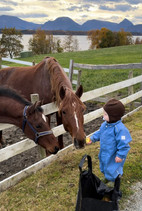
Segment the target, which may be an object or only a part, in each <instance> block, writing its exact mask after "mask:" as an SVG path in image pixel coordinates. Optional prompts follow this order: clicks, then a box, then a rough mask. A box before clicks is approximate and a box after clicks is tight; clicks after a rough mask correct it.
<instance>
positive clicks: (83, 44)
mask: <svg viewBox="0 0 142 211" xmlns="http://www.w3.org/2000/svg"><path fill="white" fill-rule="evenodd" d="M65 37H66V35H54V36H53V38H55V39H60V40H61V45H62V44H63V42H64V40H65ZM30 38H33V35H27V34H24V35H23V40H22V44H23V45H24V50H23V51H27V50H28V47H29V43H28V42H29V39H30ZM74 38H75V39H77V40H78V45H79V49H78V50H80V51H84V50H88V49H89V46H90V41H89V40H88V39H87V36H84V35H82V36H81V35H73V39H74Z"/></svg>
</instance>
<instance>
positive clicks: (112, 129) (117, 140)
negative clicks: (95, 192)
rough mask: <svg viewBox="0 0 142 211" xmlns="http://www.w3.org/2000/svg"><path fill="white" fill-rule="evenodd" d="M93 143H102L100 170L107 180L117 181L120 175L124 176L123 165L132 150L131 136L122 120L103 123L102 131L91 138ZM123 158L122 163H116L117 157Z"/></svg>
mask: <svg viewBox="0 0 142 211" xmlns="http://www.w3.org/2000/svg"><path fill="white" fill-rule="evenodd" d="M90 138H91V140H92V142H96V141H100V152H99V161H100V170H101V172H102V173H103V174H104V176H105V178H106V179H107V180H110V181H115V179H116V177H117V176H118V175H119V174H121V175H122V174H123V165H124V162H125V160H126V157H127V153H128V152H129V150H130V146H129V144H128V143H129V142H130V141H131V140H132V138H131V135H130V133H129V131H128V129H127V128H126V127H125V125H124V124H123V123H122V122H121V120H119V121H117V122H115V123H108V122H106V121H105V122H104V123H102V125H101V127H100V129H99V130H98V131H96V132H95V133H94V134H93V135H92V136H91V137H90ZM116 156H117V157H119V158H121V159H122V160H123V161H122V162H121V163H116V162H115V157H116Z"/></svg>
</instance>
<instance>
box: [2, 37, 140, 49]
mask: <svg viewBox="0 0 142 211" xmlns="http://www.w3.org/2000/svg"><path fill="white" fill-rule="evenodd" d="M66 36H67V35H54V36H53V37H54V38H55V39H60V40H61V45H62V44H63V41H64V40H65V37H66ZM137 37H139V38H140V39H142V36H133V40H134V41H135V39H136V38H137ZM0 38H1V34H0ZM30 38H33V35H29V34H24V35H23V37H22V44H23V45H24V49H23V51H28V48H29V43H28V42H29V39H30ZM73 38H75V39H77V40H78V45H79V49H78V50H80V51H84V50H88V49H89V46H90V40H88V39H87V36H86V35H73Z"/></svg>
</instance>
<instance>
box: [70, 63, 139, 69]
mask: <svg viewBox="0 0 142 211" xmlns="http://www.w3.org/2000/svg"><path fill="white" fill-rule="evenodd" d="M73 67H77V68H80V69H88V70H112V69H142V63H131V64H114V65H113V64H111V65H91V64H79V63H73Z"/></svg>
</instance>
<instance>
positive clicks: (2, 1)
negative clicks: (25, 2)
mask: <svg viewBox="0 0 142 211" xmlns="http://www.w3.org/2000/svg"><path fill="white" fill-rule="evenodd" d="M0 3H4V4H6V5H13V6H17V5H18V3H17V2H16V1H9V0H1V1H0Z"/></svg>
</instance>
